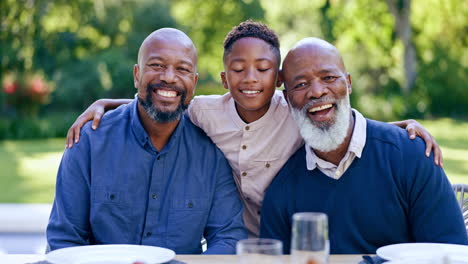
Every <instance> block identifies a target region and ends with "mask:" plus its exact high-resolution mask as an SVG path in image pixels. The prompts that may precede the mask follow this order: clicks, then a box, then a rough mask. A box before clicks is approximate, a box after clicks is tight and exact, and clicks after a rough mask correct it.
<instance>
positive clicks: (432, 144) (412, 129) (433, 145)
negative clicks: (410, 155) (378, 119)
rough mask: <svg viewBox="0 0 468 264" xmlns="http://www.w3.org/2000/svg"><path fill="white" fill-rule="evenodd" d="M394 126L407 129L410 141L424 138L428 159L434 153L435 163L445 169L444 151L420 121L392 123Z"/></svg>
mask: <svg viewBox="0 0 468 264" xmlns="http://www.w3.org/2000/svg"><path fill="white" fill-rule="evenodd" d="M392 124H394V125H397V126H399V127H401V128H404V129H406V131H408V135H409V137H410V139H415V138H416V136H418V137H420V138H422V139H423V140H424V142H425V143H426V150H425V154H426V157H429V156H430V155H431V151H433V152H434V163H435V164H436V165H438V166H440V167H444V165H443V157H442V150H441V149H440V147H439V144H437V142H436V140H435V139H434V137H433V136H432V135H431V134H430V133H429V131H427V130H426V129H425V128H424V127H423V125H421V124H420V123H419V122H418V121H416V120H413V119H408V120H403V121H398V122H392Z"/></svg>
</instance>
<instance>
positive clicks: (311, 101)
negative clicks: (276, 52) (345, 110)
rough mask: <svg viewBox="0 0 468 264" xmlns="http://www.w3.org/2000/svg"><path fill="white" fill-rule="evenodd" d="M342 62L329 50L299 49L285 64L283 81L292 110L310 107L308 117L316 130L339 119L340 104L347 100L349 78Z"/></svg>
mask: <svg viewBox="0 0 468 264" xmlns="http://www.w3.org/2000/svg"><path fill="white" fill-rule="evenodd" d="M339 60H340V58H339V57H337V56H335V54H334V53H333V52H331V51H328V50H326V49H317V48H308V47H304V48H299V49H297V50H294V51H292V52H290V54H288V56H287V58H286V59H285V62H284V64H283V73H282V74H283V80H284V83H285V86H286V87H287V89H286V90H287V95H288V99H289V102H290V104H291V106H292V107H294V108H297V109H303V108H304V107H305V106H306V107H307V109H306V110H307V112H306V114H307V117H308V118H309V119H310V120H311V122H312V123H314V124H315V125H316V126H317V127H321V128H327V127H329V126H330V125H332V124H333V123H334V120H335V119H336V111H337V103H338V101H339V100H341V99H343V98H345V97H346V95H347V93H348V92H350V91H348V88H350V85H349V84H348V82H349V79H348V74H347V73H346V72H345V71H344V69H342V68H343V67H341V65H342V64H341V63H340V61H339Z"/></svg>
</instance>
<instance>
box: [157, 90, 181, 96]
mask: <svg viewBox="0 0 468 264" xmlns="http://www.w3.org/2000/svg"><path fill="white" fill-rule="evenodd" d="M156 93H157V94H159V95H161V96H164V97H176V96H177V92H176V91H166V90H161V89H158V90H156Z"/></svg>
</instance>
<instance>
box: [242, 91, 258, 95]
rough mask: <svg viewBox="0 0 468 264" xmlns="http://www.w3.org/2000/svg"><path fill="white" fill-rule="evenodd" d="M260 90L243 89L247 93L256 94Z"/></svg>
mask: <svg viewBox="0 0 468 264" xmlns="http://www.w3.org/2000/svg"><path fill="white" fill-rule="evenodd" d="M259 92H260V91H251V90H242V93H245V94H256V93H259Z"/></svg>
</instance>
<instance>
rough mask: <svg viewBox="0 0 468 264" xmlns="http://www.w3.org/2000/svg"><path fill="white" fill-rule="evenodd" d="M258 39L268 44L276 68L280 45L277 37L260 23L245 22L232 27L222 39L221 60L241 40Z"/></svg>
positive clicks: (279, 57) (279, 58)
mask: <svg viewBox="0 0 468 264" xmlns="http://www.w3.org/2000/svg"><path fill="white" fill-rule="evenodd" d="M249 37H251V38H258V39H261V40H263V41H265V42H266V43H268V44H270V47H271V49H272V50H273V52H274V53H275V55H276V57H277V62H278V67H279V64H280V63H281V53H280V49H279V48H280V44H279V40H278V35H276V33H275V32H274V31H273V30H272V29H270V28H269V27H268V26H267V25H265V24H263V23H261V22H255V21H252V20H250V19H249V20H246V21H244V22H241V23H240V24H239V25H237V26H235V27H233V28H232V29H231V31H229V32H228V33H227V35H226V38H225V39H224V44H223V46H224V54H223V60H224V59H225V58H226V56H227V55H228V54H229V53H230V52H231V51H232V45H233V44H234V43H235V42H236V41H237V40H239V39H241V38H249Z"/></svg>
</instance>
